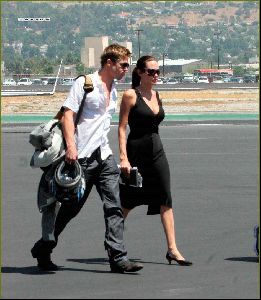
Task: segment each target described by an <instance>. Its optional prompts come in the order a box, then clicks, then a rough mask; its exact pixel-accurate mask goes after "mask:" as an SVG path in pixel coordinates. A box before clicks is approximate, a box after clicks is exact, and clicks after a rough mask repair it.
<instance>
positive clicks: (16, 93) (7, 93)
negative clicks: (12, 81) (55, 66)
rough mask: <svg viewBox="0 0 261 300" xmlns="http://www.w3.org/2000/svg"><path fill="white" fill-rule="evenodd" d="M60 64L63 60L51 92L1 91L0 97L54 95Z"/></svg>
mask: <svg viewBox="0 0 261 300" xmlns="http://www.w3.org/2000/svg"><path fill="white" fill-rule="evenodd" d="M62 62H63V60H61V63H60V66H59V70H58V73H57V76H56V79H55V83H54V86H53V89H52V91H49V92H48V91H44V92H43V91H42V92H41V91H39V92H36V91H15V90H12V91H1V96H34V95H35V96H37V95H53V94H54V93H55V89H56V86H57V82H58V78H59V74H60V70H61V66H62Z"/></svg>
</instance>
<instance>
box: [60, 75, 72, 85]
mask: <svg viewBox="0 0 261 300" xmlns="http://www.w3.org/2000/svg"><path fill="white" fill-rule="evenodd" d="M73 82H74V78H73V77H71V78H63V82H62V85H72V84H73Z"/></svg>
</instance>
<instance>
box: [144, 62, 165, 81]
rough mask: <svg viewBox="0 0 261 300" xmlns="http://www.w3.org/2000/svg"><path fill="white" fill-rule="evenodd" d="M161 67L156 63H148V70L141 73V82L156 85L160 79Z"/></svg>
mask: <svg viewBox="0 0 261 300" xmlns="http://www.w3.org/2000/svg"><path fill="white" fill-rule="evenodd" d="M159 74H160V71H159V65H158V63H157V62H156V61H154V60H152V61H147V62H146V68H145V69H144V70H142V71H141V72H140V74H139V75H140V77H141V81H143V82H146V83H147V82H150V83H151V84H156V83H157V81H158V78H159Z"/></svg>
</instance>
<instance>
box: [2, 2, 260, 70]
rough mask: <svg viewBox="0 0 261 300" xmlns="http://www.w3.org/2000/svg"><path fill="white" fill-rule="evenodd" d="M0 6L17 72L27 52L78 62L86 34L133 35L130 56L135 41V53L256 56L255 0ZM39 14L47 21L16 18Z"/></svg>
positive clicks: (6, 49)
mask: <svg viewBox="0 0 261 300" xmlns="http://www.w3.org/2000/svg"><path fill="white" fill-rule="evenodd" d="M1 9H2V16H1V17H2V45H3V55H2V59H3V60H4V61H5V66H6V68H7V69H8V70H10V71H14V72H16V73H19V72H18V71H19V70H20V71H21V72H22V71H23V69H25V68H28V69H30V66H31V65H33V64H35V62H34V61H32V59H33V58H35V59H36V58H46V59H47V60H48V61H46V62H45V65H46V66H47V65H48V63H50V64H51V65H52V64H53V62H54V61H55V62H56V63H57V59H60V58H63V59H64V62H65V63H68V64H70V63H71V64H74V63H78V64H80V51H81V47H82V44H83V39H84V37H87V36H103V35H107V36H109V38H110V42H122V41H130V42H132V45H133V51H132V52H133V59H134V60H135V59H136V58H137V55H138V46H139V44H140V48H141V54H143V53H146V54H147V53H150V54H153V55H154V56H156V57H157V58H159V59H160V58H162V55H163V54H166V55H167V56H168V57H169V58H171V59H178V58H185V59H187V58H196V59H205V60H206V61H208V62H210V61H213V62H215V61H216V57H217V48H218V47H219V49H220V53H219V54H220V62H221V63H222V64H228V63H229V62H231V63H232V64H233V65H234V64H240V63H249V62H252V61H253V60H254V61H257V60H258V56H259V38H258V36H259V34H258V26H259V3H258V2H256V1H200V2H194V1H143V2H142V1H140V2H133V1H125V2H121V1H85V2H78V1H75V2H69V1H60V2H56V1H30V2H29V1H28V2H24V1H2V2H1ZM39 17H41V18H49V22H33V21H30V22H24V21H23V22H21V21H18V18H39ZM137 29H141V30H142V32H141V34H140V39H138V36H137ZM26 60H27V62H26V64H27V66H24V65H23V66H21V61H22V62H25V61H26ZM47 69H48V68H47ZM49 69H50V68H49Z"/></svg>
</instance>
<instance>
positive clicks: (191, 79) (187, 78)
mask: <svg viewBox="0 0 261 300" xmlns="http://www.w3.org/2000/svg"><path fill="white" fill-rule="evenodd" d="M182 82H183V83H194V82H195V80H194V76H193V75H192V74H184V76H183V79H182Z"/></svg>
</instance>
